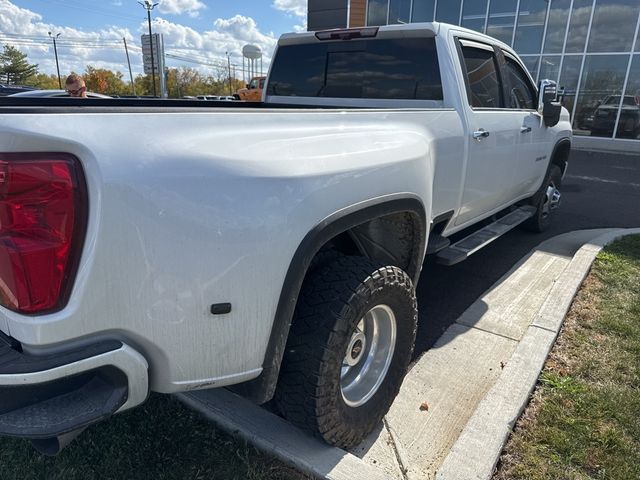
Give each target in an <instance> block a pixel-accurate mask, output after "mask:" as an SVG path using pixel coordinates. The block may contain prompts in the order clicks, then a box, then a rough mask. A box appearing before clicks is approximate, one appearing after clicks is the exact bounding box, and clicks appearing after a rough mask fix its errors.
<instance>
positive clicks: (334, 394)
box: [276, 257, 417, 448]
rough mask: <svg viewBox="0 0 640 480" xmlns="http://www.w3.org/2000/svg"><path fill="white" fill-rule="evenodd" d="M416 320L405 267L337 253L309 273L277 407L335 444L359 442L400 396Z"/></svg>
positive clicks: (285, 355) (299, 307) (289, 341)
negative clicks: (325, 263)
mask: <svg viewBox="0 0 640 480" xmlns="http://www.w3.org/2000/svg"><path fill="white" fill-rule="evenodd" d="M416 325H417V304H416V298H415V291H414V288H413V284H412V282H411V279H410V278H409V277H408V276H407V274H406V273H405V272H404V271H403V270H401V269H399V268H397V267H391V266H386V267H385V266H380V265H379V264H377V263H375V262H372V261H370V260H368V259H366V258H363V257H342V258H339V259H337V260H335V261H333V262H331V263H329V264H327V265H326V266H324V267H322V268H321V269H319V270H318V271H316V272H314V273H312V274H311V276H310V277H309V278H307V279H306V280H305V284H304V286H303V288H302V292H301V295H300V298H299V300H298V304H297V306H296V311H295V316H294V322H293V325H292V327H291V332H290V334H289V340H288V342H287V348H286V351H285V354H284V359H283V364H282V369H281V372H280V379H279V382H278V387H277V390H276V401H277V404H278V407H279V409H280V411H281V412H282V413H283V414H284V416H285V417H286V418H287V419H288V420H289V421H291V422H292V423H293V424H295V425H297V426H298V427H300V428H303V429H304V430H307V431H309V432H311V433H313V434H315V435H318V436H320V437H322V438H323V439H324V440H325V441H327V442H328V443H330V444H332V445H336V446H339V447H342V448H349V447H352V446H354V445H357V444H358V443H360V442H361V441H362V439H363V438H364V437H365V436H366V435H367V434H368V433H370V432H371V431H372V430H373V429H374V428H375V427H376V425H377V424H378V423H379V422H380V421H381V419H382V417H383V416H384V415H385V414H386V413H387V411H388V410H389V407H390V406H391V403H392V402H393V400H394V398H395V397H396V395H397V394H398V391H399V389H400V385H401V384H402V380H403V378H404V375H405V373H406V371H407V367H408V365H409V361H410V359H411V354H412V352H413V344H414V341H415V334H416Z"/></svg>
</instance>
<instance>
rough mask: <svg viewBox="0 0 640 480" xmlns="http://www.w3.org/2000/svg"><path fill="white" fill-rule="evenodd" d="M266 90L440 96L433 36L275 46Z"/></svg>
mask: <svg viewBox="0 0 640 480" xmlns="http://www.w3.org/2000/svg"><path fill="white" fill-rule="evenodd" d="M267 94H268V95H280V96H297V97H332V98H374V99H415V100H442V83H441V81H440V68H439V66H438V55H437V53H436V46H435V40H434V39H433V38H404V39H375V40H374V39H371V40H350V41H347V42H327V43H317V44H303V45H287V46H283V47H280V48H278V53H277V55H276V58H275V62H274V65H273V67H272V69H271V78H270V80H269V84H268V87H267Z"/></svg>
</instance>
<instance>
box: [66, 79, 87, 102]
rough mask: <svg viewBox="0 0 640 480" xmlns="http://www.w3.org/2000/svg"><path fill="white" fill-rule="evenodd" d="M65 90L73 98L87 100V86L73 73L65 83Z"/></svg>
mask: <svg viewBox="0 0 640 480" xmlns="http://www.w3.org/2000/svg"><path fill="white" fill-rule="evenodd" d="M64 88H65V90H66V91H67V93H68V94H69V96H71V97H75V98H87V85H86V84H85V83H84V79H83V78H82V77H81V76H80V75H78V74H77V73H72V74H71V75H69V76H68V77H67V80H66V81H65V82H64Z"/></svg>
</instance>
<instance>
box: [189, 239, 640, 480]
mask: <svg viewBox="0 0 640 480" xmlns="http://www.w3.org/2000/svg"><path fill="white" fill-rule="evenodd" d="M632 233H640V229H633V230H625V229H605V230H583V231H577V232H571V233H568V234H564V235H560V236H558V237H555V238H552V239H550V240H547V241H546V242H543V243H542V244H540V245H539V246H538V247H537V248H536V249H534V250H533V251H532V252H530V253H529V254H528V255H527V256H526V257H524V258H523V259H522V260H521V261H520V262H519V263H518V264H517V265H515V266H514V267H513V268H512V269H511V270H510V271H509V272H508V273H507V274H505V275H504V276H503V277H502V278H501V279H500V280H499V281H498V282H496V284H495V285H494V286H493V287H491V289H489V290H488V291H487V292H486V293H485V294H484V295H482V296H481V298H479V299H478V300H477V301H476V302H475V303H474V304H473V305H471V306H470V307H469V308H468V309H467V310H466V311H465V312H464V313H463V314H462V315H461V316H460V317H459V318H458V320H457V321H456V323H454V324H453V325H451V326H450V327H449V329H448V330H447V331H446V332H445V333H444V334H443V335H442V337H441V338H440V339H439V340H438V342H437V343H436V345H435V346H434V347H433V348H431V349H430V350H429V351H427V352H426V353H425V354H424V355H423V356H422V357H421V358H420V359H419V360H418V361H417V362H415V363H414V365H413V366H412V368H411V370H410V372H409V373H408V374H407V377H406V378H405V381H404V383H403V385H402V388H401V390H400V394H399V395H398V397H397V398H396V401H395V402H394V404H393V406H392V407H391V409H390V411H389V413H388V414H387V416H386V417H385V420H384V422H383V424H382V425H380V427H379V429H378V430H377V431H375V432H374V433H373V434H371V435H370V436H369V438H367V439H366V440H365V441H364V442H363V443H362V444H361V445H359V446H358V447H357V448H355V449H353V450H352V451H351V452H345V451H343V450H340V449H336V448H333V447H329V446H327V445H325V444H324V443H322V442H320V441H317V440H315V439H313V438H310V437H308V436H307V435H305V434H304V433H302V432H300V431H298V430H297V429H295V428H294V427H292V426H291V425H289V424H288V423H287V422H285V421H284V420H282V419H281V418H279V417H277V416H275V415H273V414H271V413H269V412H267V411H265V410H263V409H261V408H259V407H256V406H254V405H252V404H250V403H249V402H247V401H245V400H243V399H241V398H239V397H236V396H235V395H233V394H231V393H230V392H228V391H226V390H222V389H218V390H215V389H214V390H205V391H200V392H191V393H186V394H180V395H178V397H179V398H180V399H181V400H182V401H183V402H185V403H187V404H188V405H190V406H191V407H193V408H195V409H197V410H199V411H201V412H202V413H203V414H205V415H206V416H207V417H209V418H210V419H212V420H213V421H214V422H216V423H217V424H219V425H220V426H221V427H223V428H225V429H226V430H229V431H231V432H232V433H234V434H239V435H241V436H243V437H244V438H246V439H248V440H249V441H250V442H252V443H255V444H256V446H257V447H258V448H260V449H262V450H264V451H266V452H267V453H272V454H273V455H275V456H277V457H279V458H281V459H282V460H284V461H285V462H288V463H291V464H293V465H294V466H296V467H298V468H299V469H301V470H302V471H305V472H307V473H310V474H312V475H314V476H316V477H319V478H329V479H355V478H362V479H375V478H381V479H382V478H385V479H401V480H405V479H410V480H413V479H431V478H436V477H437V478H438V479H442V480H449V479H465V480H466V479H487V478H490V476H491V474H492V472H493V469H494V467H495V464H496V462H497V460H498V458H499V455H500V452H501V450H502V447H503V445H504V442H505V441H506V439H507V438H508V435H509V433H510V431H511V429H512V427H513V425H514V423H515V422H516V420H517V418H518V416H519V415H520V413H521V412H522V409H523V408H524V407H525V406H526V404H527V402H528V398H529V395H530V393H531V391H532V390H533V388H534V387H535V384H536V382H537V378H538V375H539V373H540V370H541V368H542V366H543V364H544V361H545V359H546V357H547V355H548V353H549V351H550V349H551V347H552V346H553V343H554V342H555V338H556V336H557V333H558V331H559V330H560V327H561V325H562V321H563V320H564V316H565V315H566V312H567V311H568V309H569V307H570V305H571V302H572V300H573V297H574V296H575V293H576V292H577V290H578V288H579V287H580V284H581V283H582V281H583V280H584V277H585V276H586V274H587V273H588V271H589V268H590V266H591V263H592V261H593V259H594V258H595V255H596V254H597V252H598V251H600V249H601V248H602V246H603V245H605V244H607V243H609V242H610V241H612V240H613V239H615V238H617V237H619V236H622V235H627V234H632ZM423 308H428V306H426V307H423ZM424 403H426V404H427V405H428V407H429V408H428V410H425V409H421V408H420V407H421V405H423V404H424Z"/></svg>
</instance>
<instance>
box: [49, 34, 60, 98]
mask: <svg viewBox="0 0 640 480" xmlns="http://www.w3.org/2000/svg"><path fill="white" fill-rule="evenodd" d="M59 36H60V34H59V33H58V34H57V35H52V34H51V32H49V37H51V38H52V39H53V53H55V55H56V70H57V71H58V86H59V87H60V90H62V80H60V65H59V64H58V47H57V45H56V39H57V38H58V37H59Z"/></svg>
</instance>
